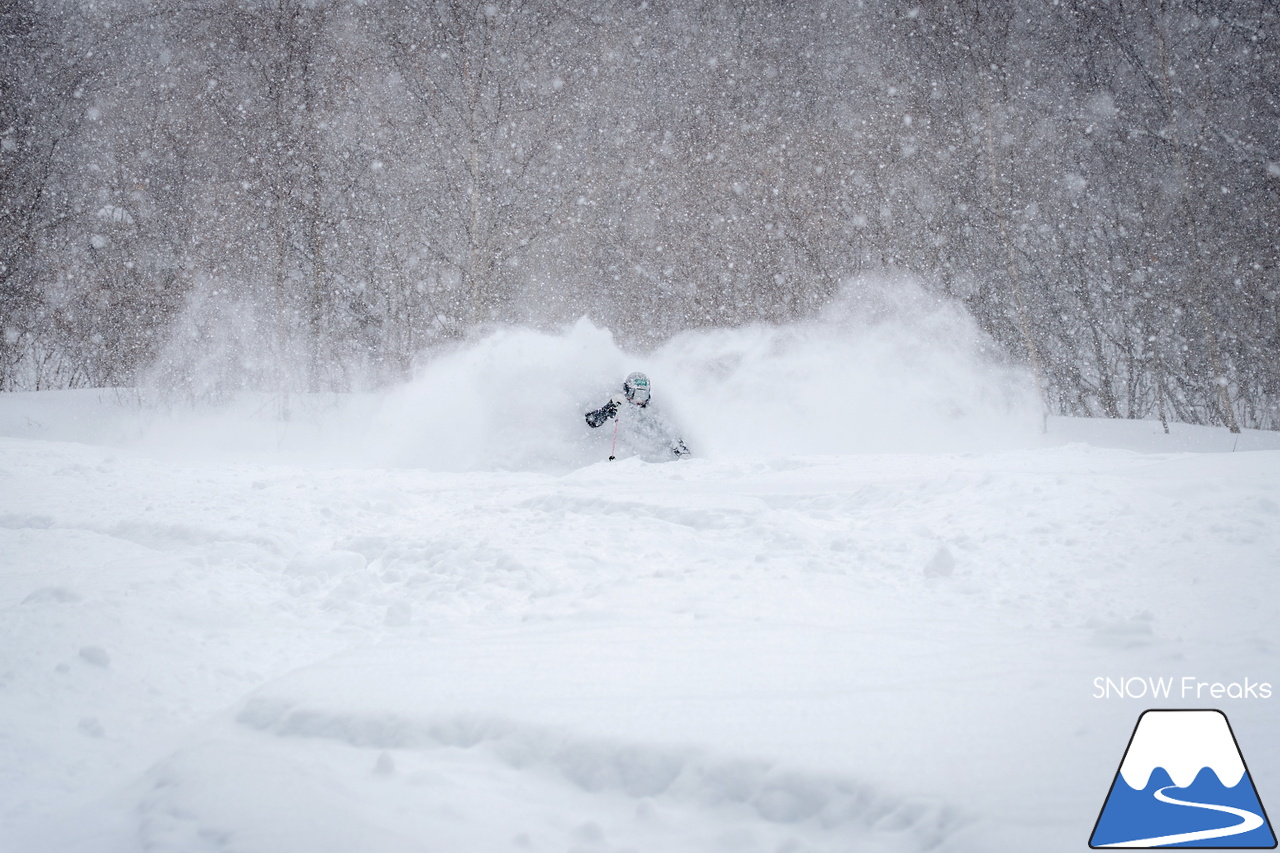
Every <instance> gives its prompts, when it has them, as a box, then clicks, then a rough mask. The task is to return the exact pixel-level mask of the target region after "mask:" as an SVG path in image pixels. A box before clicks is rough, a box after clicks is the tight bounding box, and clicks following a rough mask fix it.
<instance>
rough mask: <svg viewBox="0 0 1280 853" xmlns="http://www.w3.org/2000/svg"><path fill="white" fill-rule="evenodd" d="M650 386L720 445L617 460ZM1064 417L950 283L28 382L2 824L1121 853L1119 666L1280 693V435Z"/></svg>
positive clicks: (587, 843)
mask: <svg viewBox="0 0 1280 853" xmlns="http://www.w3.org/2000/svg"><path fill="white" fill-rule="evenodd" d="M926 341H928V342H934V343H937V342H947V343H945V345H939V346H938V347H936V348H935V349H926V348H924V347H923V346H922V343H923V342H926ZM632 369H640V370H645V371H646V372H647V373H648V374H649V375H650V377H651V378H652V380H653V382H654V396H655V399H661V400H663V402H664V405H667V406H668V411H670V412H672V413H673V414H674V415H675V417H676V419H677V420H679V421H680V422H681V425H682V428H683V429H684V432H685V435H686V436H687V438H688V441H689V445H690V447H691V448H692V449H693V451H694V453H695V454H696V455H695V458H693V459H690V460H682V461H677V462H672V463H669V464H660V465H655V464H647V463H644V462H641V461H639V460H636V459H623V460H619V461H617V462H612V463H609V462H604V461H602V460H603V459H604V455H605V454H604V453H602V452H601V451H602V449H607V442H608V436H603V437H602V436H598V435H592V434H591V433H592V432H596V433H599V432H602V431H600V430H597V431H590V430H587V429H586V427H585V425H584V424H583V423H582V412H584V411H585V410H586V409H587V408H589V407H592V406H595V405H598V404H599V402H600V400H602V399H603V398H604V397H607V395H608V394H609V393H611V392H612V391H613V390H614V385H615V384H616V383H617V382H619V381H620V380H621V377H622V376H624V375H625V374H626V373H627V372H629V370H632ZM602 395H603V397H602ZM1029 400H1030V395H1029V393H1028V390H1027V382H1026V381H1025V378H1023V377H1019V376H1018V375H1017V374H1016V373H1013V372H1010V371H1008V370H1006V369H1004V368H1001V367H999V366H998V365H995V364H993V363H991V362H990V361H989V359H987V357H986V356H985V355H984V351H983V342H982V341H981V338H980V336H978V335H977V334H976V332H974V331H973V330H972V328H971V327H969V326H968V325H967V324H966V323H965V322H964V320H963V318H962V317H961V316H960V315H959V314H957V313H955V312H952V311H949V310H948V309H946V307H945V306H932V305H928V304H923V305H922V304H915V305H910V306H907V307H906V308H904V307H903V306H901V305H899V306H896V307H893V306H890V308H889V309H886V308H885V306H883V305H878V306H877V305H872V306H867V305H861V306H858V305H854V306H846V307H845V309H843V311H842V312H840V313H837V314H835V315H832V316H830V317H828V318H826V319H825V320H824V321H823V322H822V323H819V324H816V325H813V326H809V327H803V328H801V327H794V328H774V327H757V328H751V329H744V330H738V331H735V332H710V333H699V334H690V335H686V336H684V337H683V338H680V339H677V340H675V341H672V342H671V343H670V344H668V345H667V346H665V347H663V348H662V349H660V350H658V351H657V352H655V353H652V354H650V355H648V356H646V357H643V358H640V357H628V356H627V355H626V354H625V353H623V352H621V351H620V350H619V349H618V348H617V347H615V346H614V345H613V342H612V340H611V338H610V337H609V335H608V333H606V332H604V331H602V330H599V329H595V328H594V327H592V326H591V325H590V324H588V323H585V322H584V323H580V324H578V326H576V327H574V328H572V329H569V330H566V331H565V332H564V333H563V334H559V335H550V334H541V333H535V332H531V331H527V330H504V331H498V332H495V333H494V334H492V335H490V336H488V337H485V338H482V339H477V340H475V341H472V342H470V343H468V344H466V345H463V346H460V347H458V348H457V349H456V350H455V351H453V352H451V353H448V354H445V355H442V356H439V357H437V358H436V359H435V360H433V361H431V362H430V363H429V364H427V365H425V366H424V368H423V369H422V370H421V371H420V372H419V374H418V376H417V378H416V379H415V380H414V381H413V382H410V383H408V384H406V385H405V386H404V387H402V388H399V389H396V390H395V391H393V392H389V393H387V394H383V395H363V396H361V395H350V396H298V395H293V396H290V397H283V396H275V397H270V396H259V397H253V396H245V397H242V398H238V399H237V400H236V401H233V402H232V403H231V404H229V405H227V406H224V407H221V408H217V409H207V408H198V407H183V406H178V405H169V404H164V403H162V402H160V401H157V400H156V399H154V398H153V397H152V396H150V395H148V394H146V393H143V392H137V391H115V390H106V391H103V390H86V391H75V392H43V393H35V394H8V395H2V396H0V850H3V851H6V853H9V851H13V853H18V851H23V853H28V852H29V851H59V853H61V852H62V851H94V853H114V851H140V850H150V851H184V853H186V851H206V850H209V851H212V850H234V851H263V853H266V851H294V850H296V851H309V853H319V852H320V851H335V853H336V851H344V853H345V851H353V850H361V851H430V850H441V851H460V850H475V851H500V850H557V851H563V850H576V851H622V850H657V851H716V850H724V851H743V852H744V853H746V852H747V851H779V850H788V851H845V850H860V851H914V850H940V851H974V853H977V851H982V853H992V852H993V851H995V853H998V852H999V851H1026V850H1037V851H1055V850H1064V851H1065V850H1079V849H1083V848H1084V847H1085V845H1086V843H1087V839H1088V836H1089V832H1090V830H1091V828H1092V826H1093V823H1094V820H1095V818H1096V817H1097V814H1098V810H1099V808H1100V807H1101V805H1102V802H1103V800H1104V799H1105V797H1106V794H1107V791H1108V787H1109V785H1110V783H1111V780H1112V778H1113V777H1114V774H1115V772H1116V769H1117V766H1118V764H1119V761H1120V758H1121V755H1122V754H1123V749H1124V746H1125V743H1126V739H1127V738H1128V735H1129V733H1130V732H1131V731H1132V728H1133V725H1134V721H1135V720H1136V718H1137V716H1138V714H1139V713H1140V712H1141V711H1142V710H1144V709H1145V708H1147V707H1149V705H1148V702H1149V701H1151V700H1123V699H1108V700H1099V699H1095V698H1093V695H1094V693H1095V688H1094V679H1095V678H1098V677H1104V676H1105V677H1111V678H1114V679H1118V678H1123V677H1129V676H1140V677H1148V676H1169V677H1180V676H1183V675H1191V676H1195V677H1197V678H1198V679H1200V680H1207V681H1221V682H1230V681H1241V680H1242V679H1244V678H1246V677H1248V678H1250V679H1251V680H1253V681H1255V682H1256V681H1269V682H1271V683H1273V684H1280V673H1278V672H1277V671H1276V667H1275V650H1276V647H1277V642H1278V641H1280V636H1278V631H1277V628H1276V620H1275V614H1274V607H1275V604H1274V603H1275V601H1276V600H1277V592H1278V591H1280V590H1278V589H1277V587H1278V586H1280V579H1278V575H1277V572H1276V568H1277V566H1278V565H1280V485H1278V484H1280V436H1277V435H1273V434H1261V433H1246V434H1243V435H1241V436H1231V435H1229V434H1226V433H1224V432H1221V431H1218V430H1212V429H1207V428H1203V429H1197V428H1190V427H1183V426H1179V425H1174V429H1173V432H1172V433H1171V434H1170V435H1165V434H1164V433H1163V432H1162V431H1161V430H1160V427H1159V425H1158V424H1149V423H1141V422H1130V423H1102V422H1082V421H1069V420H1062V419H1050V420H1049V421H1048V422H1047V432H1043V431H1042V427H1043V426H1044V424H1043V422H1042V420H1041V418H1040V417H1039V416H1038V414H1037V413H1036V411H1035V407H1034V405H1031V404H1030V403H1029ZM286 415H287V418H286V417H285V416H286ZM600 442H603V443H604V445H603V447H602V445H601V443H600ZM1233 451H1234V452H1233ZM1246 451H1248V452H1246ZM1276 701H1280V700H1275V699H1272V700H1236V701H1229V700H1221V703H1220V704H1221V706H1222V707H1224V710H1225V711H1226V712H1227V713H1228V715H1229V716H1230V718H1231V722H1232V725H1233V727H1234V729H1235V732H1236V735H1237V737H1238V738H1239V739H1240V744H1241V747H1242V748H1243V750H1244V753H1245V756H1246V760H1247V761H1248V763H1249V767H1250V770H1251V772H1252V774H1253V778H1254V781H1255V783H1256V785H1257V788H1258V791H1259V793H1260V795H1261V796H1262V798H1263V801H1264V803H1265V802H1266V801H1267V798H1268V797H1269V796H1271V797H1274V796H1276V794H1275V793H1274V792H1278V791H1280V738H1278V737H1277V736H1276V734H1275V727H1274V721H1275V719H1276V716H1275V705H1274V702H1276ZM1158 704H1159V706H1161V707H1204V702H1203V701H1201V702H1199V703H1197V702H1196V701H1195V700H1194V699H1189V700H1186V701H1182V700H1179V699H1178V698H1177V697H1175V698H1173V699H1171V700H1161V702H1160V703H1158Z"/></svg>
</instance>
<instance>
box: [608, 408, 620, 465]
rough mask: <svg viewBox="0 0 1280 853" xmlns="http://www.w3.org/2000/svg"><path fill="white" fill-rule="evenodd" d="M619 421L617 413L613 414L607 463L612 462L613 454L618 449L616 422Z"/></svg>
mask: <svg viewBox="0 0 1280 853" xmlns="http://www.w3.org/2000/svg"><path fill="white" fill-rule="evenodd" d="M619 420H620V418H619V416H618V413H617V412H614V413H613V446H612V447H610V448H609V461H610V462H612V461H613V460H614V455H613V454H614V453H615V452H616V451H617V449H618V421H619Z"/></svg>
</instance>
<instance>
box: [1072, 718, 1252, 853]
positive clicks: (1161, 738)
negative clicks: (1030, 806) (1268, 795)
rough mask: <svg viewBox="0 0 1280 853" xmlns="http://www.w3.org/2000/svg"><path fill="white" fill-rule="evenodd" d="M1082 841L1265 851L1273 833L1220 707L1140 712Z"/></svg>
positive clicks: (1109, 845) (1138, 846)
mask: <svg viewBox="0 0 1280 853" xmlns="http://www.w3.org/2000/svg"><path fill="white" fill-rule="evenodd" d="M1089 846H1090V847H1092V848H1094V849H1099V848H1112V847H1126V848H1130V849H1144V850H1149V849H1153V848H1157V847H1183V848H1215V847H1218V848H1220V847H1229V848H1232V849H1235V850H1241V849H1245V850H1270V849H1274V848H1275V846H1276V836H1275V833H1274V832H1272V831H1271V823H1270V821H1268V820H1267V813H1266V811H1265V810H1264V809H1263V808H1262V801H1261V800H1260V799H1258V792H1257V790H1256V789H1255V788H1254V787H1253V778H1252V777H1251V776H1250V775H1249V769H1248V768H1247V767H1246V766H1245V763H1244V756H1243V755H1242V754H1241V753H1240V746H1239V744H1237V743H1236V737H1235V735H1234V734H1233V733H1232V731H1231V724H1230V723H1228V722H1227V717H1226V715H1225V714H1223V713H1222V712H1221V711H1180V710H1179V711H1144V712H1143V714H1142V716H1140V717H1139V718H1138V724H1137V726H1135V727H1134V729H1133V736H1132V737H1131V738H1129V746H1128V748H1127V749H1126V750H1125V752H1124V758H1123V759H1121V761H1120V769H1119V770H1118V771H1116V778H1115V779H1114V780H1113V781H1112V783H1111V791H1110V792H1109V793H1108V794H1107V800H1106V802H1105V803H1103V806H1102V812H1101V813H1100V814H1099V815H1098V822H1097V823H1096V824H1095V825H1094V827H1093V835H1092V837H1091V838H1090V839H1089Z"/></svg>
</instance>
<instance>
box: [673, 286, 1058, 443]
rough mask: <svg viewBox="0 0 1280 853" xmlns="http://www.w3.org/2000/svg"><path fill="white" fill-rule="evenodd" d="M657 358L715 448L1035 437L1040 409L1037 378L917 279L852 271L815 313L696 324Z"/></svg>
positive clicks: (695, 428) (684, 409)
mask: <svg viewBox="0 0 1280 853" xmlns="http://www.w3.org/2000/svg"><path fill="white" fill-rule="evenodd" d="M653 362H654V365H655V367H654V371H655V373H658V374H660V375H662V376H665V377H669V378H668V379H667V382H668V384H669V386H670V392H671V393H672V395H673V396H675V397H677V398H678V399H679V401H680V409H681V415H682V416H683V418H684V419H685V420H686V421H687V422H688V424H689V428H688V429H689V432H690V438H691V441H692V442H693V443H694V444H696V445H697V446H698V447H700V448H702V449H703V451H704V452H705V453H708V454H713V455H730V456H759V455H778V454H846V453H864V452H887V451H906V452H914V451H922V452H933V451H965V450H988V449H997V448H1003V447H1009V446H1028V445H1030V444H1032V443H1033V441H1034V439H1033V436H1034V435H1035V432H1036V429H1037V427H1038V422H1039V414H1038V413H1039V407H1038V405H1037V403H1036V398H1035V392H1034V386H1033V383H1032V381H1031V379H1030V377H1029V376H1027V375H1026V373H1025V372H1023V371H1020V370H1017V369H1015V368H1011V367H1009V366H1007V365H1003V364H1001V362H1000V359H999V358H998V357H997V355H996V350H995V345H994V342H992V341H991V340H990V339H989V338H987V336H986V335H984V334H983V333H982V332H981V331H980V330H979V329H978V327H977V325H976V324H975V323H974V321H973V319H972V318H971V317H970V316H969V314H968V313H967V312H966V311H965V310H964V309H963V307H962V306H960V305H959V304H958V303H956V302H954V301H951V300H948V299H945V298H942V297H938V296H935V295H932V294H928V293H926V292H925V291H924V290H923V289H922V288H921V287H920V286H919V285H918V284H917V283H916V282H914V281H912V280H910V279H905V278H893V279H858V280H855V281H852V282H849V283H848V284H847V285H846V286H845V288H844V290H843V291H842V293H841V295H840V296H839V298H837V299H836V300H834V301H833V302H832V303H831V304H830V305H829V306H827V308H826V310H825V311H823V312H822V314H821V315H820V316H818V317H817V318H816V319H814V320H813V321H811V322H807V323H800V324H795V325H788V326H771V325H756V326H750V327H747V328H743V329H734V330H719V331H703V332H692V333H686V334H683V335H680V336H678V337H676V338H675V339H673V340H672V341H670V342H669V343H668V344H667V345H665V346H664V347H662V349H661V350H659V351H658V352H657V353H655V354H654V358H653ZM691 446H693V445H691Z"/></svg>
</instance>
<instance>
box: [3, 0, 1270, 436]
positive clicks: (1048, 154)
mask: <svg viewBox="0 0 1280 853" xmlns="http://www.w3.org/2000/svg"><path fill="white" fill-rule="evenodd" d="M0 8H2V10H3V11H2V12H0V16H2V19H0V27H2V28H3V30H2V31H3V37H4V46H3V53H2V54H0V216H3V228H2V229H0V326H2V327H3V334H2V335H0V390H27V389H44V388H62V387H79V386H119V385H135V384H152V385H159V386H162V387H165V388H169V389H172V390H175V391H178V392H181V393H185V394H191V395H196V396H204V395H213V396H218V395H225V394H228V393H231V392H233V391H235V390H239V389H258V390H275V391H279V390H353V389H367V388H373V387H378V386H381V385H384V384H387V383H389V382H393V381H397V380H400V379H402V378H404V377H405V376H406V375H407V374H408V372H409V371H410V369H411V367H412V364H413V362H414V359H415V357H417V356H418V355H419V354H420V353H421V352H423V351H424V350H425V349H428V348H430V347H432V346H435V345H438V344H440V343H442V342H447V341H449V340H451V339H456V338H458V337H461V336H463V335H466V334H467V333H468V332H469V331H471V330H474V329H476V328H479V327H483V326H485V325H487V324H492V323H523V324H531V325H534V326H540V327H545V326H551V325H554V324H559V323H563V322H565V321H568V320H572V319H574V318H576V317H578V316H581V315H583V314H585V315H588V316H590V317H591V318H592V319H593V320H594V321H595V322H597V323H599V324H601V325H604V326H607V327H609V328H611V329H612V330H613V331H614V333H615V334H616V335H617V336H618V338H619V339H620V341H622V342H623V343H624V344H626V345H628V346H635V347H646V346H652V345H655V344H657V343H659V342H661V341H662V340H664V339H666V338H668V337H669V336H671V335H673V334H675V333H677V332H680V331H683V330H687V329H696V328H704V327H708V326H735V325H742V324H747V323H752V322H757V321H764V322H793V321H802V320H804V319H805V318H806V317H808V316H810V315H812V313H813V312H815V311H816V310H817V309H818V308H820V307H821V306H822V305H823V304H824V303H826V302H827V301H828V300H829V299H831V298H832V297H833V296H834V295H835V294H836V293H837V292H839V291H840V290H841V289H842V288H850V287H852V288H857V286H858V284H857V281H858V278H859V277H860V276H879V277H881V278H883V277H884V276H885V275H889V276H895V275H903V274H907V275H910V276H911V277H912V278H914V279H916V280H918V281H921V282H923V284H924V286H925V287H927V288H930V289H933V290H934V291H936V292H937V293H938V294H940V295H945V296H947V297H951V298H954V299H957V300H960V301H961V302H963V304H964V305H965V306H966V307H967V309H968V310H969V312H970V313H971V314H972V315H973V317H974V318H975V319H976V320H977V322H978V323H979V324H980V326H981V327H982V328H983V329H984V330H985V331H987V332H988V333H989V334H990V335H991V336H992V338H993V339H994V341H995V342H996V344H997V345H998V347H999V349H1000V352H999V353H997V354H996V355H998V356H1000V357H1004V358H1008V359H1011V360H1014V361H1017V362H1021V363H1024V364H1026V365H1027V366H1028V367H1029V368H1030V369H1031V370H1032V371H1033V372H1034V373H1035V375H1036V376H1037V378H1038V380H1039V382H1040V384H1041V387H1042V391H1043V394H1044V395H1045V399H1046V403H1047V407H1048V409H1049V410H1050V411H1053V412H1056V413H1061V414H1069V415H1101V416H1108V417H1157V416H1158V417H1161V418H1166V417H1167V418H1169V419H1176V420H1181V421H1187V422H1191V423H1209V424H1222V425H1226V426H1229V427H1232V428H1236V427H1237V426H1242V427H1258V428H1264V429H1280V216H1278V215H1277V214H1278V213H1280V45H1278V44H1277V37H1278V36H1280V26H1278V24H1280V9H1278V7H1277V5H1276V3H1275V2H1274V0H1100V2H1096V3H1095V2H1088V0H1079V2H1057V0H1037V2H1031V0H1020V2H994V1H993V0H937V2H925V3H914V4H913V3H905V2H894V1H893V0H883V2H849V0H812V2H780V1H779V2H728V0H679V2H676V0H671V2H648V3H641V2H596V0H543V1H542V2H499V0H494V2H492V3H485V2H480V3H477V2H471V0H439V2H392V0H367V2H359V3H348V2H333V0H146V2H141V0H137V2H131V0H116V2H71V1H70V0H8V2H6V3H4V4H3V6H2V7H0ZM850 282H852V284H850ZM854 296H855V298H856V293H855V294H854Z"/></svg>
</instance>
